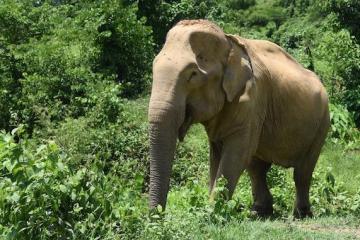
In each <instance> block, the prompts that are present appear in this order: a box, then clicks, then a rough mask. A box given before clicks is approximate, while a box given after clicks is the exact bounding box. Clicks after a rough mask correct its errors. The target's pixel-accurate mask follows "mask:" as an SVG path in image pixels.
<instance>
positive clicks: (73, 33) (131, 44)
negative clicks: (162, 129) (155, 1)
mask: <svg viewBox="0 0 360 240" xmlns="http://www.w3.org/2000/svg"><path fill="white" fill-rule="evenodd" d="M10 9H11V10H10ZM136 10H137V9H136V8H135V7H134V6H128V7H124V6H122V4H121V2H119V1H115V0H106V1H102V2H101V3H100V2H99V3H96V2H94V3H86V4H85V3H80V2H74V3H71V4H70V3H59V2H58V4H55V2H52V1H44V2H38V4H36V5H33V4H30V3H28V4H25V3H23V2H22V1H19V2H14V1H5V2H4V4H1V6H0V19H2V20H3V21H2V22H1V24H3V25H2V27H1V32H0V49H1V50H0V59H2V60H4V61H1V63H0V73H1V78H0V83H1V84H0V86H1V87H0V101H1V104H0V106H1V107H0V108H1V109H0V110H2V111H1V113H0V116H1V117H0V119H1V121H0V128H1V129H7V130H10V129H11V126H16V125H18V124H19V123H24V124H26V125H27V127H28V129H29V131H30V132H31V131H32V130H33V129H34V127H36V125H37V123H38V122H39V120H40V118H42V116H44V115H45V116H46V117H47V118H49V119H51V120H52V121H60V120H62V119H64V117H66V116H71V117H78V116H83V115H84V114H85V112H86V111H87V110H88V109H89V108H91V106H92V105H93V104H92V103H91V99H92V98H93V97H92V94H96V93H95V91H93V87H94V85H97V84H99V83H101V82H102V83H103V84H107V85H111V82H114V83H118V84H121V88H122V91H121V96H123V97H124V96H125V97H132V96H136V95H139V94H140V93H142V92H143V91H144V89H145V88H146V87H147V86H148V82H149V81H148V75H149V71H150V66H151V60H152V57H153V43H152V38H151V29H149V28H148V27H146V26H144V21H143V20H142V19H140V20H138V19H137V17H136ZM14 31H18V32H19V33H20V34H14ZM15 36H16V37H15Z"/></svg>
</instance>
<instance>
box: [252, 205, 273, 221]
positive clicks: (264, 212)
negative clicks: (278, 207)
mask: <svg viewBox="0 0 360 240" xmlns="http://www.w3.org/2000/svg"><path fill="white" fill-rule="evenodd" d="M273 211H274V209H273V207H272V206H271V205H270V206H260V205H255V204H254V205H253V206H252V208H251V214H252V215H253V216H254V217H260V218H266V217H270V216H271V215H272V214H273Z"/></svg>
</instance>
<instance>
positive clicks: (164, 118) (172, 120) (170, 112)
mask: <svg viewBox="0 0 360 240" xmlns="http://www.w3.org/2000/svg"><path fill="white" fill-rule="evenodd" d="M158 103H159V102H158ZM151 105H157V107H154V106H153V107H152V106H151ZM159 105H162V104H154V102H152V103H151V102H150V108H149V122H150V128H149V137H150V192H149V198H150V199H149V200H150V208H154V207H157V206H158V205H161V206H162V208H163V209H165V206H166V199H167V194H168V191H169V183H170V174H171V167H172V161H173V158H174V153H175V148H176V141H177V137H178V128H179V127H178V126H179V114H178V113H177V111H175V109H174V107H172V109H169V108H165V107H162V108H161V107H160V108H159V107H158V106H159Z"/></svg>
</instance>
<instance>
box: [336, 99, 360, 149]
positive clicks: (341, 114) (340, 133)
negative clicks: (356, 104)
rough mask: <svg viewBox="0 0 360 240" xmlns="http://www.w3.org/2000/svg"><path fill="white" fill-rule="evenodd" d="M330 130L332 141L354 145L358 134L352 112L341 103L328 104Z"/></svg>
mask: <svg viewBox="0 0 360 240" xmlns="http://www.w3.org/2000/svg"><path fill="white" fill-rule="evenodd" d="M330 119H331V132H330V137H331V139H332V141H333V142H339V141H343V142H345V143H348V144H352V145H354V146H356V145H357V144H360V135H359V132H358V131H357V130H356V128H355V124H354V122H353V117H352V114H351V113H350V112H349V111H348V110H347V109H346V108H344V107H343V106H342V105H335V104H330Z"/></svg>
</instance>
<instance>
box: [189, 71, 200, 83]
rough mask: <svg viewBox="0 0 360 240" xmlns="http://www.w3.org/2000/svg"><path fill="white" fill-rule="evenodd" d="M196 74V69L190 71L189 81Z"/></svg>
mask: <svg viewBox="0 0 360 240" xmlns="http://www.w3.org/2000/svg"><path fill="white" fill-rule="evenodd" d="M197 75H198V73H197V72H196V71H192V72H191V74H190V77H189V81H190V80H191V79H192V78H193V77H195V76H197Z"/></svg>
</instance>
